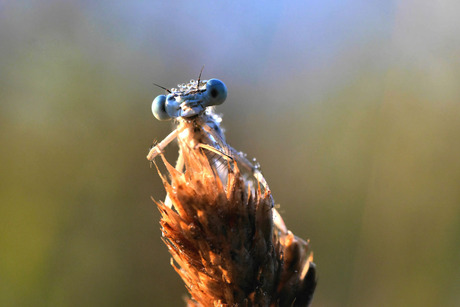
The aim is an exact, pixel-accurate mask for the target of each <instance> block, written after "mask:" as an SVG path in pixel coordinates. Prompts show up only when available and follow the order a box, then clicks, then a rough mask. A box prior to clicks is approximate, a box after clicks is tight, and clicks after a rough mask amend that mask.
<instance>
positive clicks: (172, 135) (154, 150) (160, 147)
mask: <svg viewBox="0 0 460 307" xmlns="http://www.w3.org/2000/svg"><path fill="white" fill-rule="evenodd" d="M178 134H179V131H178V130H177V129H175V130H174V131H173V132H171V133H170V134H169V135H168V136H167V137H165V138H164V140H163V141H161V142H160V143H158V145H156V146H155V147H153V148H152V149H150V152H149V154H148V155H147V160H150V161H152V160H153V159H155V157H156V156H158V155H159V154H161V153H162V152H163V149H164V148H165V147H166V146H168V144H169V143H171V142H172V141H173V140H174V139H175V138H176V137H177V135H178Z"/></svg>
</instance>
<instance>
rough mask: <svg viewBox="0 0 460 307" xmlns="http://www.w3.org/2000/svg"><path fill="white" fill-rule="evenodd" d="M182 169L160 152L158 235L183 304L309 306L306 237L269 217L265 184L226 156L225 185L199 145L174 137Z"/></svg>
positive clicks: (310, 267) (310, 268)
mask: <svg viewBox="0 0 460 307" xmlns="http://www.w3.org/2000/svg"><path fill="white" fill-rule="evenodd" d="M179 145H180V147H181V150H182V153H183V156H184V160H185V169H186V170H185V172H184V173H182V172H179V171H177V170H176V169H174V167H172V166H171V165H170V164H169V163H168V162H167V161H166V159H165V158H164V157H162V158H163V162H164V164H165V165H166V168H167V170H168V172H169V177H170V181H168V180H166V178H165V176H163V175H161V174H160V176H161V177H162V179H163V183H164V186H165V189H166V191H167V193H168V196H169V198H170V200H171V203H172V208H170V207H169V206H166V205H165V204H164V203H163V202H161V201H160V202H156V204H157V206H158V208H159V210H160V213H161V221H160V224H161V229H162V234H163V241H164V242H165V243H166V245H167V246H168V248H169V251H170V253H171V255H172V257H173V259H174V260H173V261H172V266H173V267H174V269H175V270H176V272H177V273H178V274H179V275H180V276H181V278H182V279H183V281H184V282H185V285H186V287H187V289H188V291H189V292H190V294H191V296H192V299H188V300H187V304H188V305H189V306H234V305H238V306H307V305H308V304H309V303H310V301H311V299H312V296H313V292H314V289H315V286H316V280H315V279H316V277H315V271H316V270H315V266H314V264H313V263H312V262H311V261H312V259H313V257H312V255H311V254H310V252H309V246H308V242H306V241H304V240H302V239H300V238H298V237H296V236H294V235H293V234H292V233H291V232H290V231H285V230H282V229H278V228H277V227H276V226H275V225H274V223H273V199H272V197H271V195H270V191H269V190H266V191H264V192H263V193H262V192H261V190H260V189H258V190H257V189H252V188H250V185H249V183H248V182H247V181H246V179H244V177H243V176H242V175H241V173H240V171H239V169H238V167H237V165H236V164H234V163H233V162H229V163H230V164H231V165H230V164H229V168H228V169H229V172H228V178H227V180H226V183H225V185H224V184H223V183H222V181H221V179H220V178H219V176H217V175H216V171H215V169H213V167H212V166H211V165H210V164H209V162H208V158H207V157H206V155H204V154H203V153H202V152H201V150H199V149H191V148H189V147H187V146H182V145H181V144H180V143H179Z"/></svg>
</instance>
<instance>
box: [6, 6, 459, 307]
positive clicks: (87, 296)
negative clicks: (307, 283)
mask: <svg viewBox="0 0 460 307" xmlns="http://www.w3.org/2000/svg"><path fill="white" fill-rule="evenodd" d="M459 11H460V4H459V2H458V1H454V0H451V1H439V2H433V1H425V0H422V1H415V0H409V1H372V2H369V1H358V0H348V1H342V2H340V3H337V2H334V1H310V2H303V1H298V2H289V3H285V4H282V3H277V4H276V3H269V2H258V1H255V2H250V3H249V2H241V3H238V2H236V1H232V2H230V1H228V2H227V1H214V2H206V1H201V2H193V1H191V2H174V3H173V2H171V3H169V2H155V1H132V2H128V1H126V2H125V1H95V2H94V3H93V2H91V1H83V0H81V1H17V2H15V1H0V144H1V145H0V146H1V150H0V176H1V177H0V305H1V306H182V305H183V301H182V296H183V295H185V294H186V290H185V288H184V286H183V284H182V281H181V280H180V279H179V277H178V276H177V274H175V272H174V270H173V269H172V268H171V267H170V265H169V254H168V252H167V249H166V247H165V246H164V245H163V243H162V241H161V239H160V230H159V225H158V220H159V214H158V212H157V210H156V208H155V206H154V204H153V202H152V201H151V199H150V197H151V196H153V197H154V198H156V199H162V198H163V197H164V194H165V193H164V190H163V188H162V185H161V182H160V179H159V178H158V176H157V174H156V172H155V171H154V170H153V169H151V168H150V167H149V164H148V163H147V161H146V159H145V155H146V153H147V150H148V148H149V147H150V145H151V144H152V141H153V140H154V139H156V140H161V139H162V138H163V137H165V136H166V135H167V134H168V133H169V131H170V129H171V126H170V124H169V123H165V122H158V121H156V120H155V119H154V118H153V116H152V115H151V112H150V103H151V101H152V100H153V98H154V97H155V96H156V95H158V94H161V93H162V91H161V90H160V89H158V88H155V87H154V86H153V85H152V82H156V83H160V84H162V85H163V86H166V87H173V86H175V85H176V84H177V83H182V82H185V81H188V80H190V79H192V78H196V77H197V75H198V72H199V70H200V68H201V66H202V65H203V64H205V65H206V68H205V70H204V73H203V76H204V78H212V77H216V78H219V79H221V80H223V81H224V82H225V83H226V84H227V86H228V88H229V96H228V100H227V101H226V103H225V104H224V105H222V106H220V107H219V108H218V111H219V112H222V113H223V114H224V127H225V128H226V134H227V139H228V141H229V143H230V144H232V145H233V147H235V148H237V149H239V150H242V151H245V152H246V153H248V155H249V156H254V157H257V159H258V161H259V162H260V164H261V165H262V170H263V172H264V175H265V177H266V179H267V180H268V182H269V184H270V187H271V189H272V192H273V194H274V197H275V200H276V202H277V203H278V204H280V205H281V209H280V211H281V213H282V215H283V217H284V218H285V220H286V223H287V225H288V227H289V228H290V229H291V230H292V231H293V232H294V233H296V234H297V235H299V236H301V237H303V238H310V239H311V243H312V247H313V249H314V253H315V262H316V263H317V266H318V272H319V285H318V288H317V292H316V296H315V299H314V303H313V304H314V306H458V305H460V265H459V260H460V21H459V20H460V19H459V18H458V12H459ZM175 150H176V147H175V146H170V147H169V148H168V153H167V154H168V157H169V158H170V159H171V160H172V159H174V157H175V153H174V151H175Z"/></svg>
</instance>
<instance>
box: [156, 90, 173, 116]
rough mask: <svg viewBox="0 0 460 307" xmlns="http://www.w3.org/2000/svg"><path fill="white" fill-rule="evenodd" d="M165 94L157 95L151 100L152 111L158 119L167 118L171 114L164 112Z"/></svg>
mask: <svg viewBox="0 0 460 307" xmlns="http://www.w3.org/2000/svg"><path fill="white" fill-rule="evenodd" d="M165 103H166V96H165V95H159V96H157V97H155V99H154V100H153V102H152V113H153V116H155V117H156V118H157V119H158V120H168V119H171V116H169V115H168V113H167V112H166V106H165Z"/></svg>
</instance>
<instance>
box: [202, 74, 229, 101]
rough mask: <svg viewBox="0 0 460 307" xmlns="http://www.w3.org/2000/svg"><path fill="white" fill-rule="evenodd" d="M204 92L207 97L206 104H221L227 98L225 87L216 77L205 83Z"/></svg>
mask: <svg viewBox="0 0 460 307" xmlns="http://www.w3.org/2000/svg"><path fill="white" fill-rule="evenodd" d="M206 92H207V93H208V98H209V102H208V103H207V106H215V105H219V104H222V103H223V102H224V101H225V99H226V98H227V87H226V86H225V84H224V82H222V81H220V80H218V79H211V80H209V81H208V82H207V83H206Z"/></svg>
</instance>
